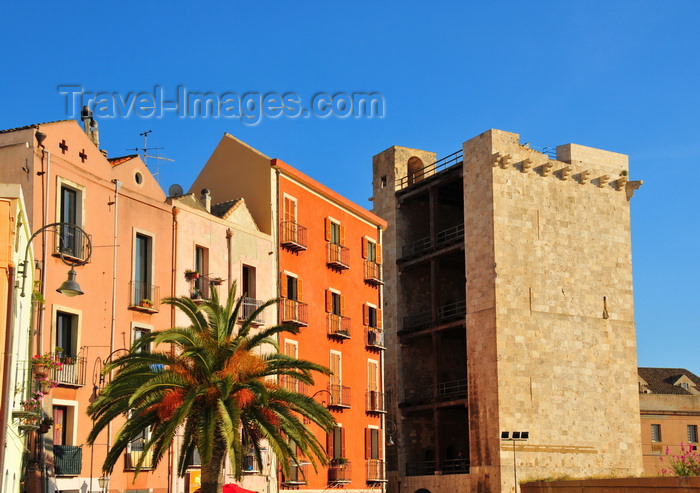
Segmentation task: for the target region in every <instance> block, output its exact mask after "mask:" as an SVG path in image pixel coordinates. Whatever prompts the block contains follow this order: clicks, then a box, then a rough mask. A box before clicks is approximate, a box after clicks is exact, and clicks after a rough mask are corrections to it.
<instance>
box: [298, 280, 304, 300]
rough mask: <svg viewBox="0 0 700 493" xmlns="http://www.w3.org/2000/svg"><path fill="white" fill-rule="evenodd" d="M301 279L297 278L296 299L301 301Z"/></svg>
mask: <svg viewBox="0 0 700 493" xmlns="http://www.w3.org/2000/svg"><path fill="white" fill-rule="evenodd" d="M303 299H304V298H303V297H302V290H301V279H298V278H297V301H302V300H303Z"/></svg>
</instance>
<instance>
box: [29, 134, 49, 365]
mask: <svg viewBox="0 0 700 493" xmlns="http://www.w3.org/2000/svg"><path fill="white" fill-rule="evenodd" d="M44 156H46V172H45V173H43V175H42V180H43V185H44V217H43V220H42V224H41V226H42V227H44V226H46V225H47V224H48V218H49V197H50V196H51V181H50V177H51V153H50V152H49V151H47V150H46V149H45V148H44V146H43V145H42V149H41V162H42V165H43V163H44ZM41 245H42V246H41V286H40V287H39V288H40V289H41V297H42V299H46V270H47V269H46V259H47V258H48V257H49V253H48V252H49V244H48V242H47V241H46V231H44V232H42V233H41ZM33 267H34V266H32V268H33ZM45 310H46V304H45V303H41V304H39V307H38V313H37V333H36V337H37V345H36V349H37V354H44V312H45Z"/></svg>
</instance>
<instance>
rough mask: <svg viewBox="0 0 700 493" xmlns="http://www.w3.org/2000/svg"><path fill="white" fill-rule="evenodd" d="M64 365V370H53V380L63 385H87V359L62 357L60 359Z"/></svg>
mask: <svg viewBox="0 0 700 493" xmlns="http://www.w3.org/2000/svg"><path fill="white" fill-rule="evenodd" d="M58 359H59V360H60V361H61V363H62V365H63V369H62V370H57V369H53V370H52V371H51V379H52V380H54V381H56V382H58V383H59V384H61V385H75V386H83V385H85V364H86V362H87V359H86V358H80V357H71V356H60V357H59V358H58Z"/></svg>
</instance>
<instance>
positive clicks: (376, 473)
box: [367, 459, 386, 483]
mask: <svg viewBox="0 0 700 493" xmlns="http://www.w3.org/2000/svg"><path fill="white" fill-rule="evenodd" d="M385 465H386V462H385V461H383V460H378V459H369V460H368V461H367V482H368V483H383V482H385V481H386V467H385Z"/></svg>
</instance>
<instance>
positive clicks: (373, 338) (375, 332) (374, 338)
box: [365, 327, 386, 349]
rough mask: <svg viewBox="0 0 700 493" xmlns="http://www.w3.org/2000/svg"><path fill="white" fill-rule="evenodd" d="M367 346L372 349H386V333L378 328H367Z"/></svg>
mask: <svg viewBox="0 0 700 493" xmlns="http://www.w3.org/2000/svg"><path fill="white" fill-rule="evenodd" d="M365 345H366V346H367V347H368V348H371V349H385V348H386V346H384V331H383V330H382V329H377V328H376V327H365Z"/></svg>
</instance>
